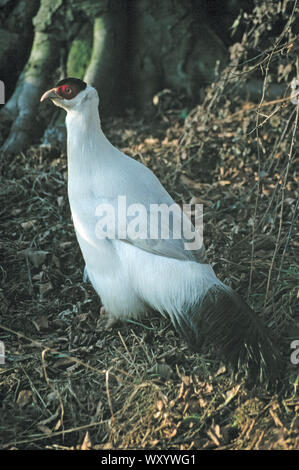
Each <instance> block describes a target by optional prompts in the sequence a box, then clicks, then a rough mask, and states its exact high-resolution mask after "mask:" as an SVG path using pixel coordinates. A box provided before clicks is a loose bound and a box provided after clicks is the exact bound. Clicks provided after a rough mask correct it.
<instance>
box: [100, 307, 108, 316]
mask: <svg viewBox="0 0 299 470" xmlns="http://www.w3.org/2000/svg"><path fill="white" fill-rule="evenodd" d="M100 315H107V310H106V309H105V307H104V305H102V307H101V308H100Z"/></svg>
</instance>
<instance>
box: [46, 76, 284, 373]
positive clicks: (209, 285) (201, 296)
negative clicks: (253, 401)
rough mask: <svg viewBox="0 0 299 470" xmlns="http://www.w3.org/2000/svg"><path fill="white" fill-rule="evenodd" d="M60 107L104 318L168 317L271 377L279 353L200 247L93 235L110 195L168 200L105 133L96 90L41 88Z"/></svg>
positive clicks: (82, 233) (189, 335)
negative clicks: (148, 313)
mask: <svg viewBox="0 0 299 470" xmlns="http://www.w3.org/2000/svg"><path fill="white" fill-rule="evenodd" d="M46 98H51V99H52V100H53V102H54V103H55V104H56V105H57V106H60V107H62V108H64V109H65V110H66V111H67V117H66V126H67V155H68V196H69V202H70V207H71V213H72V217H73V222H74V227H75V230H76V235H77V239H78V242H79V245H80V248H81V251H82V255H83V257H84V260H85V263H86V268H85V274H86V273H87V275H88V278H89V279H90V281H91V283H92V285H93V287H94V289H95V290H96V292H97V293H98V294H99V296H100V298H101V301H102V303H103V305H104V306H105V310H106V312H107V313H108V315H109V318H110V319H112V320H114V319H115V320H116V319H126V318H132V317H134V318H138V317H140V316H142V314H144V313H145V312H146V311H147V310H149V309H154V310H156V311H159V312H160V313H161V314H162V315H169V317H170V319H171V321H172V322H173V324H174V326H175V327H176V328H177V330H178V331H179V332H181V333H182V334H183V335H184V337H185V339H186V340H187V341H188V343H189V344H190V345H191V346H192V347H193V348H195V349H197V350H200V349H201V347H202V345H203V344H206V343H208V344H210V343H211V345H213V346H214V347H216V349H217V348H218V350H219V352H220V353H221V354H223V356H224V358H226V359H227V360H228V361H229V362H230V363H231V365H232V366H233V368H234V369H235V370H237V369H238V368H240V367H244V368H245V369H246V370H247V371H249V372H253V373H254V376H255V377H256V376H257V375H259V376H260V378H261V379H262V380H263V379H264V378H269V377H271V376H276V375H277V370H278V363H279V355H278V354H277V353H276V351H275V348H274V346H273V344H272V342H271V340H270V338H269V335H268V333H267V331H266V328H265V327H264V326H263V325H262V324H261V322H260V321H259V319H258V317H257V316H256V315H255V314H254V313H253V312H252V310H251V309H250V308H249V307H248V306H247V305H246V304H245V303H244V302H243V301H242V300H241V299H240V298H239V296H238V295H237V294H236V293H234V292H233V291H232V290H231V289H230V288H229V287H226V286H224V284H222V283H221V282H220V280H218V279H217V277H216V276H215V273H214V271H213V269H212V268H211V266H210V265H209V264H208V262H207V260H206V257H205V253H204V248H203V247H202V248H201V249H199V250H197V251H188V250H186V249H185V247H184V240H183V239H178V240H177V239H168V240H164V239H159V240H157V241H155V242H154V243H152V241H151V240H150V239H149V238H147V239H145V240H140V239H138V240H133V239H132V238H130V237H126V239H120V238H119V236H118V232H117V230H116V232H115V237H116V239H111V238H106V239H99V238H98V236H97V233H96V230H95V227H96V223H97V217H96V214H97V207H99V205H101V204H104V203H105V204H107V203H108V204H110V205H112V206H113V207H114V208H116V207H117V201H118V196H120V195H124V196H126V200H127V205H130V204H136V203H139V204H142V205H143V206H144V207H145V208H146V210H147V212H148V211H149V209H150V204H153V203H156V204H162V203H165V204H167V205H168V206H170V205H172V204H174V201H173V199H172V198H171V197H170V195H169V194H168V193H167V191H166V190H165V188H164V187H163V186H162V185H161V183H160V182H159V180H158V179H157V178H156V176H155V175H154V174H153V173H152V172H151V171H150V170H149V169H148V168H147V167H145V166H144V165H142V164H141V163H139V162H137V161H136V160H134V159H132V158H130V157H128V156H126V155H124V154H123V153H121V152H120V151H119V150H118V149H116V148H115V147H114V146H113V145H112V144H111V143H110V142H109V141H108V139H107V138H106V137H105V135H104V133H103V132H102V129H101V124H100V118H99V113H98V103H99V98H98V93H97V91H96V90H95V89H94V88H93V87H91V86H88V85H86V84H85V83H84V82H82V81H80V80H77V79H72V78H67V79H64V80H62V81H61V82H59V83H58V85H57V86H56V87H55V88H53V89H52V90H49V91H47V92H46V93H45V94H44V95H43V97H42V98H41V101H43V100H44V99H46Z"/></svg>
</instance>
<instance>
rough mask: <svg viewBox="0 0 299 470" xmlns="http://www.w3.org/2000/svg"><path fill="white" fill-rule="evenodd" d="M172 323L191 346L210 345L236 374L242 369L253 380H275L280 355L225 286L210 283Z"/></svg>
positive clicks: (247, 309) (265, 331)
mask: <svg viewBox="0 0 299 470" xmlns="http://www.w3.org/2000/svg"><path fill="white" fill-rule="evenodd" d="M175 323H176V325H175V326H176V328H177V329H178V330H180V331H181V332H182V334H183V335H184V337H185V339H186V341H187V342H188V344H189V345H190V346H191V347H192V349H195V350H196V351H202V349H203V347H205V346H209V347H210V346H213V347H214V348H216V350H217V351H218V352H219V354H220V355H221V357H222V358H223V360H224V361H225V362H227V363H229V364H230V365H231V367H232V369H233V371H234V373H235V374H236V375H238V373H240V372H245V375H246V377H247V379H248V380H250V382H252V381H253V382H254V383H257V382H259V383H266V382H267V383H273V382H276V383H277V382H278V379H279V376H280V372H281V356H280V354H279V352H278V350H277V347H276V345H275V344H274V342H273V340H272V339H271V337H270V334H269V331H268V329H267V327H266V326H265V325H263V323H262V322H261V320H260V319H259V318H258V316H257V315H256V314H255V313H254V312H253V311H252V310H251V308H250V307H249V306H248V305H247V304H246V303H245V302H244V301H243V300H242V299H241V297H240V296H239V295H238V294H237V293H235V292H234V291H233V290H232V289H230V288H229V287H227V286H225V285H223V284H219V285H218V284H217V285H214V286H213V287H211V288H210V289H209V290H208V292H207V293H206V295H205V296H204V298H203V299H202V300H201V301H200V303H199V304H198V305H197V306H194V307H193V308H192V309H191V310H190V309H189V311H185V312H184V313H181V315H180V318H177V319H176V322H175Z"/></svg>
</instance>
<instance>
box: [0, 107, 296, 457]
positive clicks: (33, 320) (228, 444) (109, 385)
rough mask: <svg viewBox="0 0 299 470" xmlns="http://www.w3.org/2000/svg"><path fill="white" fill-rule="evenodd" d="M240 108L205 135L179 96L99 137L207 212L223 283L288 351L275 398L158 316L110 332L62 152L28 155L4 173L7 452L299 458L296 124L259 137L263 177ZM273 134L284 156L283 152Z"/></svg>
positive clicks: (210, 248)
mask: <svg viewBox="0 0 299 470" xmlns="http://www.w3.org/2000/svg"><path fill="white" fill-rule="evenodd" d="M244 106H245V105H244ZM242 109H243V114H241V115H240V116H235V117H232V118H231V119H223V121H222V122H218V121H217V120H216V118H215V119H213V120H212V121H210V124H209V123H207V126H206V127H204V126H203V127H201V125H200V120H199V117H198V116H199V114H200V112H201V111H202V110H201V109H200V107H199V108H198V109H196V110H195V111H193V112H192V113H191V114H189V117H188V119H187V120H186V119H185V118H186V109H185V108H184V105H183V104H181V103H180V101H179V100H178V101H176V100H175V99H174V100H170V102H169V103H168V105H167V106H166V108H162V109H160V112H159V114H158V115H157V116H156V117H155V119H152V120H141V119H138V118H136V117H135V116H134V114H133V113H129V114H128V115H127V116H126V117H125V118H117V119H116V118H114V119H112V118H109V119H106V120H105V122H104V124H103V126H104V130H105V133H106V134H107V136H108V137H109V139H110V140H111V141H112V143H113V144H114V145H116V146H117V147H118V148H120V149H121V150H122V151H124V152H125V153H127V154H129V155H131V156H133V157H134V158H136V159H138V160H140V161H141V162H143V163H144V164H145V165H147V166H149V167H150V168H151V169H153V170H154V172H155V173H156V174H157V176H158V177H159V178H160V179H161V181H162V182H163V184H164V185H165V186H166V188H167V189H168V191H169V192H170V193H171V195H172V196H173V198H174V199H175V200H176V202H178V203H189V202H190V201H191V200H192V202H193V203H195V202H196V203H202V204H204V242H205V246H206V248H207V255H208V257H209V261H210V262H211V264H212V265H213V267H214V270H215V271H216V273H217V275H218V277H219V278H220V279H221V280H222V281H224V282H226V283H228V284H230V285H231V286H232V287H233V288H234V289H236V290H237V291H238V292H239V293H240V294H241V295H242V296H243V297H244V298H245V299H247V300H248V302H249V304H250V305H252V306H253V308H255V309H256V310H257V311H258V312H259V314H260V316H261V317H262V318H263V321H264V322H265V323H267V325H268V326H269V327H270V328H271V329H272V330H273V332H274V333H275V334H276V335H277V336H278V337H279V338H280V344H279V346H280V348H281V350H282V353H283V356H284V362H285V367H284V371H283V373H282V377H281V384H280V387H279V389H278V390H275V391H273V390H272V391H271V390H266V389H265V388H264V387H259V388H254V389H248V388H247V387H246V384H244V383H243V381H242V379H238V380H233V379H232V377H231V374H230V372H229V371H228V370H227V369H226V368H225V366H224V365H223V364H222V363H221V361H220V360H219V359H217V358H215V357H214V355H213V353H211V352H207V353H205V354H202V355H200V354H197V353H194V352H192V351H190V350H189V349H188V347H187V346H186V344H185V342H184V341H183V340H182V339H181V338H180V337H178V335H177V333H176V331H175V330H174V328H173V327H172V325H171V324H170V322H169V321H167V320H166V319H163V318H161V317H160V316H159V315H158V314H153V315H152V316H149V317H148V318H146V319H144V320H143V321H142V322H130V323H127V325H125V326H121V327H119V328H115V329H114V330H111V331H107V330H105V328H104V321H103V319H102V317H101V316H100V315H99V310H100V305H101V303H100V299H99V298H98V297H97V295H96V294H95V292H94V290H93V288H92V287H91V285H90V284H88V283H83V282H82V276H83V268H84V264H83V259H82V256H81V253H80V250H79V247H78V244H77V242H76V238H75V233H74V229H73V224H72V220H71V215H70V210H69V205H68V200H67V162H66V154H65V151H64V150H61V149H59V148H51V149H45V148H42V147H40V146H33V147H31V148H30V149H29V150H28V151H26V152H25V153H21V154H19V155H17V156H14V157H11V156H8V155H4V156H3V158H2V163H1V193H0V217H1V227H0V234H1V235H0V236H1V245H0V253H1V270H0V280H1V290H0V295H1V303H0V340H1V341H2V342H3V343H4V345H5V363H4V364H2V365H0V410H1V412H0V447H1V448H2V449H88V448H92V449H177V450H188V449H189V450H195V449H283V450H287V449H299V397H298V386H299V365H298V364H297V365H294V364H292V361H291V353H292V351H293V350H292V349H291V342H292V341H294V340H296V339H297V340H298V339H299V327H298V324H299V321H298V320H299V312H298V310H297V312H296V309H295V307H296V302H298V300H297V298H298V292H299V291H298V289H299V284H298V278H299V265H298V249H299V243H298V239H296V233H298V227H296V223H297V219H298V216H297V218H296V216H295V209H294V207H295V203H296V200H298V174H297V176H296V172H295V169H294V168H295V166H294V165H295V160H294V159H293V160H292V162H291V163H290V155H291V154H292V155H293V149H292V148H291V147H292V142H293V141H292V127H291V125H289V127H287V126H288V123H287V119H288V117H287V116H282V117H281V118H280V120H278V121H277V120H276V121H275V120H272V122H270V121H269V122H268V123H267V125H268V127H262V128H261V129H260V135H259V138H260V155H261V159H262V162H264V161H265V159H266V157H267V158H270V157H271V162H270V160H269V162H270V163H269V165H268V167H267V171H266V170H265V169H264V168H265V167H264V166H263V165H262V168H261V167H260V164H261V160H259V159H258V156H257V146H256V135H255V133H250V132H249V129H250V123H252V122H254V117H251V115H250V113H249V114H248V113H247V111H246V109H247V110H248V107H247V108H242V106H241V105H240V104H239V110H242ZM293 109H294V108H293ZM227 112H228V113H229V112H230V113H231V114H233V112H235V110H231V109H228V108H227ZM246 113H247V114H246ZM291 113H293V114H292V116H293V117H294V112H293V111H291ZM245 118H246V119H247V120H246V119H245ZM279 126H286V127H283V129H284V130H285V142H286V143H285V149H283V148H281V147H279V148H278V147H277V151H276V152H273V151H272V150H273V149H274V142H276V144H275V145H276V146H277V145H278V144H277V141H276V136H277V135H281V132H282V131H281V130H280V127H279ZM236 136H239V138H236ZM280 143H281V142H280ZM275 148H276V147H275ZM290 149H291V151H290ZM270 150H271V152H270ZM270 154H271V155H270ZM263 159H264V160H263ZM288 162H289V163H288ZM297 162H298V159H297ZM286 171H287V172H288V173H287V179H284V180H283V182H282V178H283V175H285V174H286ZM258 172H259V174H260V177H261V178H262V180H260V179H258V178H257V174H258ZM133 183H134V182H132V184H133ZM257 184H259V187H258V189H257ZM282 186H283V187H282ZM282 205H283V211H282ZM296 256H297V258H296ZM296 259H297V261H296Z"/></svg>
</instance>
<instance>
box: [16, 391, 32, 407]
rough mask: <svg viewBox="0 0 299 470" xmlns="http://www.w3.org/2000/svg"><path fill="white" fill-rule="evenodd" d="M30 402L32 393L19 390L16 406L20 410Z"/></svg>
mask: <svg viewBox="0 0 299 470" xmlns="http://www.w3.org/2000/svg"><path fill="white" fill-rule="evenodd" d="M31 401H32V391H31V390H21V391H20V392H19V394H18V398H17V404H18V405H19V407H20V408H24V407H25V406H26V405H29V403H31Z"/></svg>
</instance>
